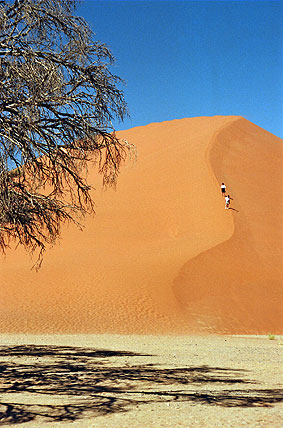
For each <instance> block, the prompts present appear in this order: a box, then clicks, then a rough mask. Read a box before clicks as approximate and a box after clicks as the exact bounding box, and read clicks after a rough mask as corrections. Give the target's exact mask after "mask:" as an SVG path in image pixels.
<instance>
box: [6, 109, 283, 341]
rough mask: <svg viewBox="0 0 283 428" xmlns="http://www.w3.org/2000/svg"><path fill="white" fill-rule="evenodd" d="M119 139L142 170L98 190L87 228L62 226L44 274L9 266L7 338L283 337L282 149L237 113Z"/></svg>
mask: <svg viewBox="0 0 283 428" xmlns="http://www.w3.org/2000/svg"><path fill="white" fill-rule="evenodd" d="M119 134H120V137H122V138H125V139H127V140H128V141H130V142H132V143H134V144H135V145H136V147H137V150H138V161H137V163H136V164H135V165H132V164H130V163H129V162H128V163H127V165H126V166H124V167H123V169H122V172H121V175H120V177H119V181H118V188H117V190H116V192H115V191H112V190H110V191H107V192H102V191H100V190H96V191H94V198H95V201H96V216H94V217H88V218H86V219H85V229H84V231H83V232H81V231H79V230H78V229H76V228H75V227H73V226H70V227H69V228H67V227H66V228H64V230H63V233H62V239H61V242H60V244H59V245H57V246H56V247H54V248H53V249H51V250H49V251H48V253H47V254H46V256H45V260H44V263H43V266H42V268H41V270H40V271H39V272H38V273H36V272H35V271H31V270H30V267H31V265H32V262H31V260H30V259H29V257H28V256H27V255H26V254H25V253H24V252H23V250H22V249H17V250H16V251H10V252H8V254H7V256H6V257H5V258H4V257H2V259H1V264H0V274H1V277H0V286H1V288H0V289H1V295H0V297H1V299H0V305H1V312H0V321H1V322H0V325H1V331H2V332H38V333H48V332H50V333H51V332H69V333H74V332H93V333H106V332H107V333H192V332H193V333H207V332H213V333H239V334H240V333H251V334H252V333H262V334H264V333H267V332H269V331H270V332H272V333H282V325H283V323H282V303H281V302H282V282H283V258H282V254H283V248H282V247H283V230H282V228H283V221H282V190H283V189H282V187H283V186H282V183H283V170H282V161H283V151H282V148H283V145H282V140H280V139H279V138H277V137H275V136H274V135H272V134H270V133H268V132H267V131H265V130H263V129H261V128H259V127H258V126H256V125H254V124H252V123H250V122H249V121H247V120H245V119H243V118H240V117H236V116H229V117H221V116H219V117H201V118H193V119H182V120H175V121H171V122H163V123H153V124H151V125H148V126H144V127H138V128H133V129H130V130H128V131H121V132H120V133H119ZM91 175H93V177H91V178H90V181H93V185H94V186H95V187H96V189H99V186H98V185H97V174H96V173H95V172H91ZM222 181H224V182H225V183H226V185H227V188H228V192H229V193H230V194H231V196H232V197H233V201H232V205H231V207H232V208H233V209H230V210H225V209H224V200H223V197H222V196H221V193H220V183H221V182H222Z"/></svg>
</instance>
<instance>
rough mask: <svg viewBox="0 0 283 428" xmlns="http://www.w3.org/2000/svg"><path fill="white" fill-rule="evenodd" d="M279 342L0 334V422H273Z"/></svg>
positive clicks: (281, 410)
mask: <svg viewBox="0 0 283 428" xmlns="http://www.w3.org/2000/svg"><path fill="white" fill-rule="evenodd" d="M282 350H283V337H281V338H280V337H275V339H274V340H269V338H268V337H267V336H266V337H264V336H257V337H256V336H245V337H244V336H242V337H241V336H238V337H237V336H225V335H223V336H215V335H208V336H192V335H186V336H168V335H167V336H162V335H159V336H151V335H146V336H143V335H138V336H137V335H124V336H123V335H109V334H102V335H62V336H60V335H41V336H36V335H13V334H10V335H2V336H1V338H0V365H1V369H2V376H1V377H2V382H1V387H0V388H1V403H0V425H1V426H11V425H12V424H13V426H14V424H15V425H19V426H21V427H22V428H25V427H27V428H38V427H45V426H46V427H52V428H56V427H59V426H60V427H62V428H63V427H72V428H75V427H82V428H84V427H85V428H106V427H107V428H128V427H132V428H145V427H146V428H160V427H163V428H164V427H165V428H173V427H174V428H175V427H183V428H191V427H198V428H206V427H207V428H218V427H223V428H238V427H253V428H259V427H261V428H267V427H268V428H269V427H276V428H279V427H280V426H282V417H283V404H282V402H283V390H282V382H283V376H282Z"/></svg>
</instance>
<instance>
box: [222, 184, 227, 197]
mask: <svg viewBox="0 0 283 428" xmlns="http://www.w3.org/2000/svg"><path fill="white" fill-rule="evenodd" d="M221 193H222V195H223V196H225V194H226V186H225V184H224V183H222V184H221Z"/></svg>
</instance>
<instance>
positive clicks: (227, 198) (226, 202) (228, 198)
mask: <svg viewBox="0 0 283 428" xmlns="http://www.w3.org/2000/svg"><path fill="white" fill-rule="evenodd" d="M231 199H233V198H231V197H230V195H228V196H225V210H228V209H229V206H230V201H231Z"/></svg>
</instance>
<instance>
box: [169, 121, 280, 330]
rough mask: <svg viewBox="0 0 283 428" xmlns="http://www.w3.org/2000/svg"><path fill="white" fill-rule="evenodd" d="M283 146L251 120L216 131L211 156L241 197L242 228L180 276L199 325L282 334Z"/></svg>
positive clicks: (178, 284)
mask: <svg viewBox="0 0 283 428" xmlns="http://www.w3.org/2000/svg"><path fill="white" fill-rule="evenodd" d="M282 149H283V146H282V140H280V139H279V138H277V137H275V136H273V135H271V134H270V133H268V132H266V131H264V130H263V129H261V128H259V127H257V126H256V125H254V124H252V123H251V122H248V121H247V120H245V119H239V120H237V121H236V122H232V123H230V124H229V125H228V126H226V127H225V128H224V129H222V130H220V131H219V132H217V133H216V135H215V138H214V142H213V144H212V145H211V149H210V152H209V160H210V163H211V165H212V169H213V171H214V173H215V175H216V177H217V180H218V182H219V183H220V182H222V181H224V182H225V183H226V185H227V188H228V193H230V195H231V196H232V198H233V200H232V204H231V209H230V210H229V212H232V213H233V219H234V222H235V231H234V234H233V236H232V237H231V238H230V239H229V240H228V241H226V242H224V243H222V244H220V245H217V246H215V247H214V248H212V249H210V250H208V251H205V252H203V253H201V254H200V255H198V256H197V257H195V258H193V259H192V260H189V261H188V262H187V263H185V264H184V265H183V267H182V268H181V269H180V272H179V275H178V276H177V277H176V279H175V281H174V289H175V293H176V296H177V298H178V300H179V301H180V302H181V303H182V305H183V308H184V310H185V311H186V313H187V319H188V323H190V325H191V326H192V327H193V326H194V327H195V329H196V330H200V331H207V332H215V333H236V334H237V333H238V334H241V333H250V334H256V333H258V334H260V333H261V334H264V333H268V332H275V333H282V325H283V322H282V321H283V318H282V309H283V308H282V297H283V293H282V284H283V259H282V254H283V238H282V237H283V223H282V189H283V174H282V164H283V162H282V161H283V156H282V155H283V151H282ZM227 214H228V211H227Z"/></svg>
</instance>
